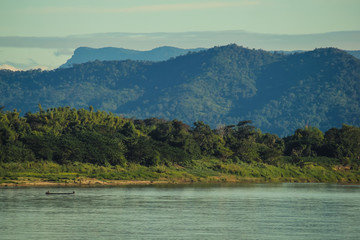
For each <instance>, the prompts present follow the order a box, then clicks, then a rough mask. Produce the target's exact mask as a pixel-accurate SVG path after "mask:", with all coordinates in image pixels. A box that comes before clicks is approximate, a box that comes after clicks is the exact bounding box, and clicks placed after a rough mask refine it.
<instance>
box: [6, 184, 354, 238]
mask: <svg viewBox="0 0 360 240" xmlns="http://www.w3.org/2000/svg"><path fill="white" fill-rule="evenodd" d="M48 190H50V191H51V192H72V191H75V192H76V194H75V195H45V192H46V191H48ZM0 239H1V240H5V239H9V240H10V239H11V240H13V239H17V240H18V239H19V240H21V239H26V240H29V239H61V240H64V239H327V240H329V239H360V186H356V185H355V186H354V185H335V184H290V183H287V184H235V185H215V186H209V185H187V186H132V187H96V188H95V187H89V188H2V189H0Z"/></svg>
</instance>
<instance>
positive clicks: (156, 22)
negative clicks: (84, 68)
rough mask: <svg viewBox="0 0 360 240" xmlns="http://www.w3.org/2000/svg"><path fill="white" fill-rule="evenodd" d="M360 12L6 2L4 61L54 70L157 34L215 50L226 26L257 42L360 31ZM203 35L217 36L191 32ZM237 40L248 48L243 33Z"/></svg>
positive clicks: (258, 3)
mask: <svg viewBox="0 0 360 240" xmlns="http://www.w3.org/2000/svg"><path fill="white" fill-rule="evenodd" d="M359 10H360V1H359V0H301V1H300V0H225V1H215V0H181V1H180V0H31V1H30V0H0V64H2V63H8V64H9V63H17V64H18V66H20V65H21V64H22V65H23V66H24V67H25V66H26V65H31V64H33V65H34V64H45V63H46V64H47V66H49V67H50V68H51V67H52V68H54V67H56V66H58V65H59V64H61V62H62V63H63V62H65V61H66V60H67V59H68V58H69V57H71V55H72V52H73V50H74V49H75V48H76V47H79V46H87V45H88V46H93V47H102V46H103V47H106V46H111V45H113V46H117V47H125V48H133V49H139V50H143V49H149V48H152V47H156V38H158V39H159V41H158V44H163V43H164V44H168V45H172V46H175V47H187V48H190V47H193V48H195V47H211V46H214V45H218V44H222V43H226V40H227V39H222V41H218V40H212V39H221V33H224V31H225V34H223V36H224V38H226V37H228V35H227V33H228V32H231V33H232V35H234V32H235V33H238V34H240V35H241V34H244V33H247V34H250V35H251V36H252V37H251V39H252V41H253V42H254V39H255V37H256V34H258V36H262V37H263V38H264V37H265V35H267V36H273V37H274V36H281V37H284V36H306V35H311V34H321V33H328V32H339V31H340V32H343V31H360V24H359V23H360V14H359ZM201 32H212V33H213V35H211V36H210V35H206V34H205V35H202V34H200V35H199V34H191V33H201ZM121 33H122V34H121ZM180 33H181V34H180ZM215 33H216V34H217V35H216V36H217V37H214V36H215ZM358 36H359V35H356V36H355V38H357V37H358ZM192 37H193V40H194V41H193V45H191V44H190V43H191V38H192ZM199 37H200V38H206V39H203V41H202V42H201V41H199V39H196V41H195V38H199ZM242 37H243V36H242ZM165 38H166V41H163V40H164V39H165ZM185 38H186V39H187V40H186V41H185V40H184V39H185ZM134 39H135V40H134ZM263 40H264V39H263ZM356 40H359V41H358V42H360V39H354V41H356ZM112 41H113V42H112ZM231 41H232V42H234V41H236V43H237V44H239V45H243V44H242V42H241V38H240V37H238V38H231V37H229V43H232V42H231ZM284 41H285V40H284ZM149 42H151V43H152V44H149ZM185 42H186V43H187V44H185ZM244 43H245V45H251V41H250V40H249V41H248V42H246V41H244ZM194 44H202V46H195V45H194ZM105 45H106V46H105ZM263 45H264V47H263V48H264V49H266V48H269V47H271V45H270V46H268V47H267V46H265V43H263ZM300 46H301V45H299V47H300ZM309 46H310V45H309ZM348 46H349V47H348V49H350V48H356V47H357V46H353V45H348ZM248 47H260V46H258V45H256V46H255V44H254V46H248ZM273 47H274V48H276V46H273ZM344 47H347V45H345V46H344ZM292 48H296V45H295V46H292ZM298 49H299V48H298ZM358 49H360V46H359V47H358ZM284 50H288V49H284ZM294 50H295V49H294Z"/></svg>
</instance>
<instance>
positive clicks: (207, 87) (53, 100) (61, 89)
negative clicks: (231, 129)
mask: <svg viewBox="0 0 360 240" xmlns="http://www.w3.org/2000/svg"><path fill="white" fill-rule="evenodd" d="M0 93H1V94H0V105H4V106H5V109H7V110H12V109H14V108H16V109H19V110H21V111H22V113H26V112H28V111H36V110H37V105H38V104H39V103H40V104H41V105H42V106H43V108H52V107H57V106H70V107H76V108H88V107H89V106H90V105H91V106H93V107H94V108H95V109H98V110H101V111H111V112H113V113H116V114H122V115H123V116H126V117H136V118H151V117H156V118H165V119H178V120H181V121H183V122H185V123H187V124H192V123H193V122H195V121H197V120H202V121H204V122H205V123H207V124H210V125H211V126H212V127H214V128H215V127H217V126H219V125H224V124H236V123H237V122H239V121H241V120H252V121H253V124H254V125H255V126H256V127H258V128H260V129H261V130H262V131H263V132H270V133H276V134H278V135H280V136H286V135H288V134H292V133H293V131H294V130H296V129H297V128H303V127H306V126H314V127H319V128H320V129H321V130H327V129H329V128H331V127H340V126H341V124H350V125H357V126H359V125H360V60H359V59H357V58H355V57H354V56H352V55H350V54H348V53H347V52H345V51H343V50H339V49H336V48H321V49H315V50H313V51H307V52H295V53H290V54H284V53H281V52H268V51H263V50H255V49H248V48H243V47H240V46H237V45H235V44H231V45H227V46H221V47H214V48H210V49H206V50H201V51H196V52H190V53H187V54H186V55H182V56H178V57H176V58H171V59H169V60H166V61H160V62H151V61H133V60H126V61H93V62H87V63H83V64H76V65H74V66H73V67H70V68H59V69H55V70H52V71H40V70H32V71H23V72H11V71H6V70H2V71H0Z"/></svg>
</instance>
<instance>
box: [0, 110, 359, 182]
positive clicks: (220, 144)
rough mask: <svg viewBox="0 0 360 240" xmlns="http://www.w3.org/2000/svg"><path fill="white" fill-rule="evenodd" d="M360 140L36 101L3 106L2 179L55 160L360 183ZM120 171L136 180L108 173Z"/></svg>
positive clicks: (334, 131) (348, 129) (354, 131)
mask: <svg viewBox="0 0 360 240" xmlns="http://www.w3.org/2000/svg"><path fill="white" fill-rule="evenodd" d="M359 143H360V128H359V127H354V126H349V125H343V126H342V127H341V128H331V129H329V130H327V131H326V132H325V133H323V132H322V131H320V130H319V129H318V128H316V127H310V126H309V127H305V128H301V129H297V130H296V131H295V133H293V134H292V135H290V136H288V137H285V138H279V137H278V136H277V135H275V134H271V133H262V132H261V131H260V130H259V129H257V128H256V127H255V126H253V125H252V123H251V121H248V120H245V121H240V122H238V123H237V124H234V125H223V126H219V127H217V128H216V129H212V128H211V127H210V126H209V125H207V124H206V123H204V122H202V121H197V122H195V123H194V124H193V125H192V126H189V125H187V124H184V123H183V122H181V121H179V120H171V121H169V120H163V119H157V118H150V119H144V120H138V119H131V118H124V117H121V116H116V115H114V114H113V113H106V112H100V111H94V108H93V107H92V106H91V107H90V108H89V110H85V109H78V110H77V109H75V108H70V107H59V108H53V109H48V110H44V109H43V108H42V107H41V105H39V111H38V112H36V113H30V112H28V113H26V114H25V116H24V117H21V116H20V113H19V112H17V111H4V110H3V108H2V109H1V111H0V177H3V178H6V176H8V175H9V173H11V172H12V171H15V172H16V171H20V170H21V169H23V170H24V168H31V167H29V166H31V164H32V163H34V164H35V163H42V164H43V165H41V166H42V167H41V168H44V164H45V165H46V164H49V163H54V164H57V166H58V167H60V166H72V167H74V164H75V165H76V164H80V165H81V166H88V167H89V166H90V165H91V166H93V167H94V166H97V167H107V168H109V169H117V170H119V169H128V168H129V167H130V166H139V167H141V166H142V167H144V168H154V167H156V173H157V174H158V173H163V172H162V171H164V170H161V169H163V168H160V167H161V166H163V167H164V168H176V169H182V168H186V169H190V170H191V171H194V169H195V170H196V169H197V170H199V169H200V170H201V171H205V172H206V173H204V174H205V175H206V174H210V173H209V171H211V174H215V175H216V174H217V173H219V172H220V173H224V172H225V173H231V174H235V175H238V176H248V177H263V178H270V177H273V178H278V179H282V180H284V178H285V179H286V177H288V178H295V179H297V180H299V179H300V181H301V179H302V178H303V180H304V181H305V179H306V180H307V181H334V182H337V181H342V182H344V181H345V182H346V181H350V182H358V181H360V174H359V166H360V144H359ZM14 164H15V165H14ZM86 164H90V165H86ZM24 166H27V167H24ZM46 166H47V165H46ZM254 169H257V170H256V171H255V170H254ZM269 169H270V170H269ZM271 169H272V170H271ZM24 171H29V170H24ZM31 171H34V169H33V168H32V170H31ZM38 171H40V172H41V171H46V169H42V170H38ZM49 171H50V170H49ZM63 171H64V170H63ZM74 171H75V170H74ZM77 171H80V172H81V171H85V170H79V169H78V170H77ZM109 171H110V170H109ZM111 171H113V170H111ZM111 171H110V172H111ZM122 171H123V170H122ZM124 171H125V170H124ZM142 171H145V170H144V169H143V170H142ZM264 171H268V172H264ZM286 171H287V172H286ZM106 172H107V171H105V172H103V173H104V174H105V173H106ZM120 172H121V171H120ZM192 174H194V175H195V176H199V173H194V172H192ZM211 174H210V175H211ZM349 174H350V175H349ZM116 176H117V177H118V178H120V179H122V178H125V179H126V178H132V177H129V176H128V175H126V176H123V175H122V176H121V177H119V176H118V175H116V174H115V175H111V174H110V175H103V177H105V178H111V177H116ZM200 176H202V177H204V176H203V175H201V174H200ZM135 178H136V177H135Z"/></svg>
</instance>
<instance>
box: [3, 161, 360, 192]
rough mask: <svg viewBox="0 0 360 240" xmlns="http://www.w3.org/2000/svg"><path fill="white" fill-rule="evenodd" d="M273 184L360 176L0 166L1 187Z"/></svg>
mask: <svg viewBox="0 0 360 240" xmlns="http://www.w3.org/2000/svg"><path fill="white" fill-rule="evenodd" d="M273 182H275V183H278V182H303V183H308V182H314V183H320V182H321V183H346V184H347V183H351V184H359V183H360V170H359V169H349V168H344V167H342V168H340V167H338V166H321V165H318V164H314V163H306V164H304V166H295V165H293V164H282V165H279V166H274V165H268V164H263V163H241V164H234V163H223V162H220V161H219V160H216V159H215V160H211V159H210V160H208V161H203V162H197V163H196V164H193V165H192V166H189V167H181V166H177V165H174V166H154V167H146V166H142V165H135V164H131V165H128V166H125V167H122V166H107V167H104V166H97V165H91V164H87V163H85V164H84V163H76V162H75V163H69V164H63V165H59V164H56V163H53V162H46V161H43V162H23V163H1V164H0V187H16V186H20V187H27V186H111V185H114V186H117V185H134V184H138V185H150V184H187V183H273Z"/></svg>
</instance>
